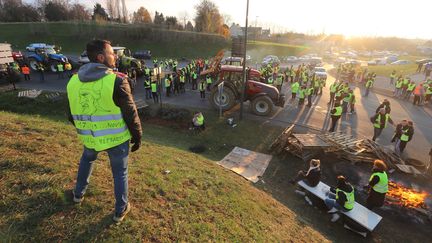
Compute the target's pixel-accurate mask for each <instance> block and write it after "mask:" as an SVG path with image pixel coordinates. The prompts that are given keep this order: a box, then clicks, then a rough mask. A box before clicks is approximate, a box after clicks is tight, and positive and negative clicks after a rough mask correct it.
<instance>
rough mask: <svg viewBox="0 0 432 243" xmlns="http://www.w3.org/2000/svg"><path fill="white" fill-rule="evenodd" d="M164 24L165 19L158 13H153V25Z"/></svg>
mask: <svg viewBox="0 0 432 243" xmlns="http://www.w3.org/2000/svg"><path fill="white" fill-rule="evenodd" d="M164 22H165V18H164V16H163V14H162V13H158V11H156V13H155V17H154V19H153V23H154V24H163V23H164Z"/></svg>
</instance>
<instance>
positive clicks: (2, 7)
mask: <svg viewBox="0 0 432 243" xmlns="http://www.w3.org/2000/svg"><path fill="white" fill-rule="evenodd" d="M0 21H1V22H35V21H41V15H40V14H39V12H38V11H37V9H36V8H35V7H33V6H31V5H29V4H23V3H22V1H19V0H2V1H0Z"/></svg>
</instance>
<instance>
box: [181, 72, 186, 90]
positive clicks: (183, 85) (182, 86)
mask: <svg viewBox="0 0 432 243" xmlns="http://www.w3.org/2000/svg"><path fill="white" fill-rule="evenodd" d="M185 83H186V76H185V72H184V71H180V92H181V93H184V92H185Z"/></svg>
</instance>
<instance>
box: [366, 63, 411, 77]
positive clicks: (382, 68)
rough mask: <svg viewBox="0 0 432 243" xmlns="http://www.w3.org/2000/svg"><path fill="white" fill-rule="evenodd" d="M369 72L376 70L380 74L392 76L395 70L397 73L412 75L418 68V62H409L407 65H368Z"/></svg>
mask: <svg viewBox="0 0 432 243" xmlns="http://www.w3.org/2000/svg"><path fill="white" fill-rule="evenodd" d="M367 69H368V71H369V72H375V73H376V74H377V75H379V76H385V77H390V74H391V73H392V72H393V70H395V71H396V72H397V75H403V76H405V75H411V74H414V73H415V71H416V70H417V64H407V65H378V66H368V67H367Z"/></svg>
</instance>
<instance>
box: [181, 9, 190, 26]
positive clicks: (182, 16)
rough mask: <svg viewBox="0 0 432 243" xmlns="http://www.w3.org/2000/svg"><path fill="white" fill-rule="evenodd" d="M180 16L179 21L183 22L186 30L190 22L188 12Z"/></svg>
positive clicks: (182, 12)
mask: <svg viewBox="0 0 432 243" xmlns="http://www.w3.org/2000/svg"><path fill="white" fill-rule="evenodd" d="M178 16H179V20H181V21H183V27H184V28H186V23H187V21H188V20H189V13H188V11H181V12H180V13H179V15H178Z"/></svg>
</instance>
